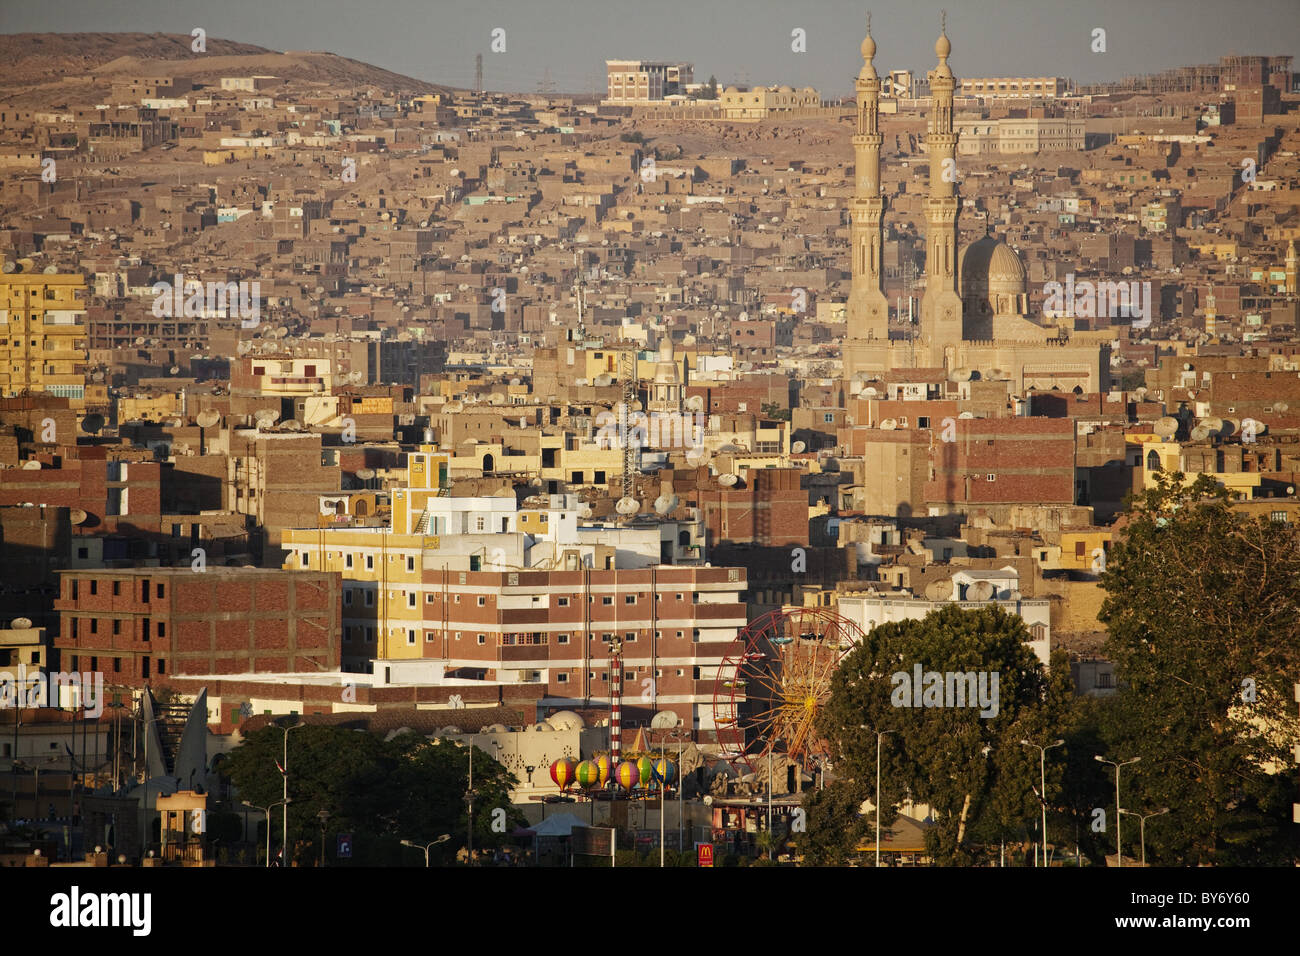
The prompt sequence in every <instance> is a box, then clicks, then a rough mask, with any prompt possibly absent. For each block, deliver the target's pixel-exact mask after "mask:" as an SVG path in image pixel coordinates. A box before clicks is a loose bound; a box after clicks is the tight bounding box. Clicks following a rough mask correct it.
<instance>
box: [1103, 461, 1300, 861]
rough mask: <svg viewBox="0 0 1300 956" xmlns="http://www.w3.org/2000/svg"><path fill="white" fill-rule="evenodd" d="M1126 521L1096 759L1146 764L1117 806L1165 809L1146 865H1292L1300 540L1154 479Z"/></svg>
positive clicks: (1213, 491) (1220, 499)
mask: <svg viewBox="0 0 1300 956" xmlns="http://www.w3.org/2000/svg"><path fill="white" fill-rule="evenodd" d="M1128 519H1129V520H1128V522H1127V524H1126V525H1125V528H1124V537H1123V539H1122V540H1121V541H1119V542H1118V543H1116V544H1115V545H1114V546H1113V547H1112V549H1111V552H1110V556H1109V557H1108V559H1107V567H1106V570H1105V572H1104V573H1103V574H1102V577H1101V584H1102V587H1103V588H1104V589H1105V591H1106V599H1105V601H1104V602H1103V604H1102V608H1101V613H1100V615H1099V617H1100V619H1101V620H1102V621H1103V622H1105V624H1106V625H1107V628H1108V630H1109V638H1108V641H1107V643H1106V651H1107V654H1108V656H1109V657H1110V658H1111V659H1112V660H1113V661H1114V662H1115V667H1116V673H1117V676H1118V677H1119V680H1120V685H1121V690H1120V692H1119V693H1118V694H1117V695H1115V698H1114V699H1113V700H1112V701H1111V706H1110V708H1109V713H1108V714H1107V723H1106V725H1105V729H1106V731H1107V736H1108V741H1107V742H1108V744H1109V750H1110V752H1109V753H1107V754H1105V756H1107V757H1108V758H1109V759H1122V760H1127V759H1131V758H1132V757H1135V756H1136V757H1141V758H1142V762H1141V763H1140V764H1138V765H1136V766H1133V767H1128V768H1125V771H1124V777H1123V778H1122V785H1123V791H1122V793H1121V800H1122V801H1123V802H1124V803H1125V804H1127V805H1128V806H1127V807H1126V808H1127V809H1133V810H1135V811H1137V812H1142V813H1146V812H1150V811H1151V810H1153V809H1159V808H1161V807H1168V808H1169V809H1170V814H1169V818H1168V819H1167V820H1165V821H1162V822H1160V823H1157V824H1155V825H1152V826H1148V827H1147V831H1148V832H1147V839H1146V842H1147V852H1148V854H1149V856H1151V858H1153V859H1156V860H1160V861H1162V862H1167V863H1180V864H1184V865H1198V864H1203V863H1206V864H1208V863H1213V864H1218V865H1240V864H1247V863H1249V864H1260V863H1268V864H1290V863H1292V862H1294V861H1295V859H1296V855H1297V838H1296V828H1295V826H1294V825H1293V824H1292V823H1291V820H1290V816H1291V803H1292V802H1293V799H1294V794H1293V792H1292V791H1293V784H1292V781H1291V779H1290V777H1289V775H1288V774H1286V773H1279V772H1277V770H1278V769H1280V768H1285V767H1288V766H1289V764H1290V759H1289V758H1290V754H1289V751H1288V747H1289V746H1290V745H1291V744H1292V743H1293V742H1294V740H1295V739H1296V736H1297V734H1298V733H1300V726H1298V725H1300V721H1297V720H1296V718H1295V716H1294V706H1295V705H1294V702H1293V700H1292V685H1293V683H1294V682H1295V679H1296V674H1297V671H1298V670H1300V547H1298V545H1300V537H1298V535H1297V532H1296V530H1295V529H1293V528H1292V527H1291V526H1289V525H1287V524H1284V523H1280V522H1273V521H1270V520H1267V519H1265V518H1255V519H1252V518H1249V517H1247V516H1245V515H1243V514H1241V513H1240V512H1238V511H1235V510H1234V509H1233V508H1232V505H1231V502H1230V499H1229V496H1228V493H1227V492H1226V491H1225V490H1224V489H1223V488H1222V487H1220V486H1218V485H1216V483H1215V482H1214V481H1213V480H1212V479H1211V478H1210V477H1209V476H1206V475H1201V476H1199V477H1198V478H1197V479H1196V481H1194V482H1192V483H1190V484H1188V483H1187V482H1186V479H1185V477H1184V476H1183V475H1182V474H1180V473H1173V474H1161V475H1159V476H1158V477H1157V481H1156V484H1155V487H1153V488H1150V489H1148V490H1146V491H1145V492H1143V493H1142V494H1141V495H1138V496H1136V498H1134V499H1133V500H1132V501H1131V503H1130V507H1129V513H1128ZM1099 769H1105V770H1108V771H1109V770H1110V768H1100V767H1099ZM1112 772H1113V771H1112ZM1108 779H1113V778H1108ZM1112 794H1113V790H1112ZM1111 799H1112V801H1113V796H1112V798H1111ZM1112 812H1113V809H1112ZM1125 822H1126V828H1127V827H1131V826H1132V823H1131V821H1125ZM1134 837H1136V833H1135V832H1134Z"/></svg>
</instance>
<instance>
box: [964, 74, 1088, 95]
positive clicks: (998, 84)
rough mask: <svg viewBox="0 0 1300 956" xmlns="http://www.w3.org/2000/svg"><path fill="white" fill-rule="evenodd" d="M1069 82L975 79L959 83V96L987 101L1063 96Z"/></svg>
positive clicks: (1044, 78)
mask: <svg viewBox="0 0 1300 956" xmlns="http://www.w3.org/2000/svg"><path fill="white" fill-rule="evenodd" d="M1069 88H1070V81H1069V80H1067V79H1065V78H1064V77H1061V76H999V77H975V78H972V79H964V80H962V81H961V90H960V93H959V95H960V96H979V97H985V98H989V99H1008V98H1013V97H1034V96H1040V97H1046V98H1049V99H1054V98H1056V97H1058V96H1065V95H1066V94H1067V93H1068V91H1069Z"/></svg>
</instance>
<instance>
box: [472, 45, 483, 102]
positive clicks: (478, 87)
mask: <svg viewBox="0 0 1300 956" xmlns="http://www.w3.org/2000/svg"><path fill="white" fill-rule="evenodd" d="M474 92H475V93H477V94H478V95H479V96H482V95H483V54H482V53H476V54H475V55H474Z"/></svg>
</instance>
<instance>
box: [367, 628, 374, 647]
mask: <svg viewBox="0 0 1300 956" xmlns="http://www.w3.org/2000/svg"><path fill="white" fill-rule="evenodd" d="M366 643H367V644H373V643H375V629H374V628H373V627H368V628H366Z"/></svg>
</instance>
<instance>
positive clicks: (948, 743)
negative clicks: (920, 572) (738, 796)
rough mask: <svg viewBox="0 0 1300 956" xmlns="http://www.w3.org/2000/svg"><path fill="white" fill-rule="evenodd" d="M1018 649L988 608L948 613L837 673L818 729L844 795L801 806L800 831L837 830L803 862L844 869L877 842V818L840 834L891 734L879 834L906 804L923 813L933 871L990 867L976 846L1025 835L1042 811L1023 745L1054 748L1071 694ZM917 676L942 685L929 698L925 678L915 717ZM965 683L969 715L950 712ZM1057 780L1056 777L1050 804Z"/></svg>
mask: <svg viewBox="0 0 1300 956" xmlns="http://www.w3.org/2000/svg"><path fill="white" fill-rule="evenodd" d="M1027 640H1029V634H1028V632H1027V630H1026V629H1025V626H1024V623H1023V622H1022V621H1021V620H1020V619H1019V618H1018V617H1015V616H1012V615H1009V614H1006V613H1004V612H1003V611H1001V610H1000V609H998V608H996V607H986V608H981V609H980V610H974V611H973V610H965V609H963V608H961V607H958V606H956V605H947V606H945V607H943V608H942V609H940V610H938V611H934V612H932V613H931V614H929V615H927V616H926V617H925V618H924V619H923V620H919V621H917V620H910V621H901V622H897V623H889V624H882V625H878V626H877V627H875V628H873V629H872V630H871V631H870V633H868V634H867V635H866V637H865V638H864V640H863V641H862V642H861V643H860V644H859V645H858V646H857V647H856V648H855V649H854V650H852V651H850V652H849V654H847V655H846V656H845V658H844V659H843V661H841V663H840V666H839V668H838V669H837V671H836V673H835V674H834V676H833V677H832V680H831V695H830V698H829V700H828V702H827V704H826V706H825V708H824V709H823V711H822V714H821V716H820V718H819V726H820V728H821V731H822V733H824V734H825V735H826V737H827V739H828V740H829V741H830V742H831V745H832V751H833V753H835V754H836V755H837V756H838V759H837V760H836V770H837V774H836V775H837V778H838V781H839V782H842V788H835V787H834V785H832V787H828V788H827V796H824V797H814V798H813V799H812V800H810V801H809V802H808V809H809V830H810V831H814V830H820V829H821V826H820V825H819V822H820V823H821V825H827V824H829V825H830V826H831V827H833V828H834V829H833V832H831V833H826V832H822V833H819V835H818V836H816V837H815V838H813V839H811V840H810V841H809V853H810V855H812V856H814V857H819V858H828V859H834V858H836V857H840V858H842V857H844V856H845V855H847V854H848V853H850V852H852V849H853V847H855V846H856V845H857V841H859V840H860V839H861V838H862V837H863V836H864V835H869V834H870V833H871V832H873V831H874V818H872V820H871V821H870V823H868V824H867V825H866V827H865V828H864V827H862V826H859V825H849V826H846V824H847V823H848V822H849V821H848V817H849V816H850V814H849V807H850V806H852V805H853V803H854V801H856V802H857V803H859V804H860V803H861V802H862V801H863V800H872V801H873V802H874V800H875V781H876V743H877V740H876V731H877V730H879V731H886V730H888V731H892V733H890V734H889V735H888V736H886V737H884V738H883V739H882V741H881V743H882V755H881V763H882V766H881V804H882V813H881V824H882V826H888V825H889V824H890V823H892V822H893V820H894V819H895V817H896V816H897V810H896V808H897V807H898V805H899V804H900V803H901V802H903V800H905V799H910V800H912V801H913V802H915V803H923V804H927V805H928V806H929V807H930V808H931V810H932V814H933V816H934V819H935V822H936V825H935V827H933V828H932V829H931V830H930V831H928V833H927V835H926V842H927V850H928V852H929V854H930V855H931V856H932V857H933V858H934V859H936V860H938V861H939V862H941V863H947V864H963V863H973V862H975V861H977V860H978V859H980V858H982V857H987V856H988V855H989V854H988V851H987V850H986V849H983V848H981V847H979V846H977V845H976V844H977V843H979V842H984V843H988V844H995V843H996V842H997V839H998V835H999V834H1006V833H1011V832H1015V833H1019V832H1022V831H1023V829H1024V828H1025V826H1026V824H1029V825H1032V821H1033V820H1035V819H1037V816H1038V813H1039V810H1040V805H1039V802H1038V800H1037V798H1036V797H1035V796H1034V791H1035V790H1036V789H1037V788H1038V785H1039V759H1038V753H1037V751H1032V752H1031V751H1030V749H1029V748H1027V747H1024V746H1021V744H1020V740H1021V739H1025V738H1027V739H1029V740H1031V741H1034V742H1042V741H1044V740H1045V739H1047V738H1050V737H1056V736H1059V734H1060V731H1061V729H1062V727H1063V725H1064V718H1065V714H1066V712H1067V711H1068V709H1069V706H1070V699H1071V696H1072V691H1071V688H1070V682H1069V669H1068V667H1066V666H1064V660H1063V659H1058V663H1057V666H1056V667H1054V668H1053V670H1052V672H1051V674H1050V675H1049V673H1048V671H1047V670H1046V669H1045V668H1044V667H1043V666H1042V663H1041V662H1040V661H1039V660H1038V659H1037V657H1035V656H1034V654H1033V652H1032V651H1031V650H1030V649H1029V647H1028V646H1027V645H1026V643H1025V642H1026V641H1027ZM918 665H919V667H920V672H921V673H922V674H923V675H925V674H933V673H937V674H939V675H941V676H940V677H939V678H938V679H937V680H938V686H937V687H936V684H935V680H932V679H931V678H929V677H925V678H924V680H923V686H924V687H925V688H926V690H925V693H924V695H923V696H922V699H921V703H923V704H926V706H919V707H918V706H912V701H911V700H910V699H908V698H909V697H910V693H909V694H908V695H906V696H905V695H904V688H905V687H906V688H907V690H908V691H909V692H910V690H911V687H912V684H913V681H914V678H915V674H916V668H917V666H918ZM968 673H969V674H973V675H975V676H976V680H977V682H978V681H982V682H983V683H982V684H979V685H978V687H979V688H980V690H979V695H978V696H979V700H978V701H976V704H977V706H951V705H952V704H960V703H962V702H961V700H960V699H959V698H957V695H956V690H957V685H958V684H962V689H963V690H965V689H966V685H965V683H964V682H961V681H958V680H956V679H955V675H958V674H968ZM948 674H952V675H954V679H946V678H945V677H943V676H942V675H948ZM979 675H983V676H982V677H980V676H979ZM949 688H951V689H949ZM936 690H937V693H935V692H936ZM974 696H975V694H972V697H974ZM945 703H947V704H948V705H949V706H943V704H945ZM967 703H969V701H967ZM935 704H938V705H939V706H932V705H935ZM984 705H987V706H984ZM864 725H865V726H864ZM1058 778H1059V770H1056V771H1054V773H1053V774H1052V775H1051V776H1050V777H1049V784H1048V789H1049V793H1051V792H1053V790H1054V782H1053V781H1055V780H1057V779H1058ZM840 833H843V837H840V836H839V834H840ZM850 841H852V842H850ZM837 844H838V845H837Z"/></svg>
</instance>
